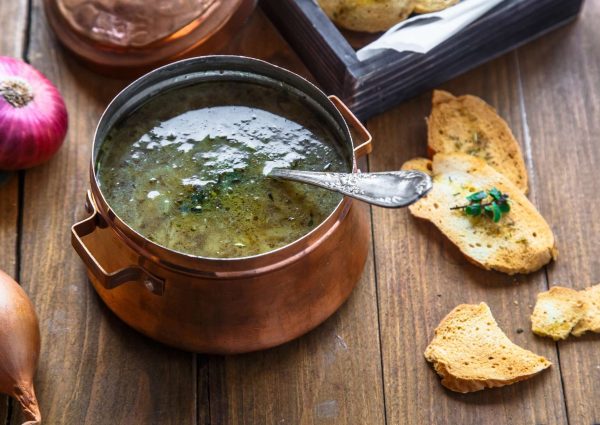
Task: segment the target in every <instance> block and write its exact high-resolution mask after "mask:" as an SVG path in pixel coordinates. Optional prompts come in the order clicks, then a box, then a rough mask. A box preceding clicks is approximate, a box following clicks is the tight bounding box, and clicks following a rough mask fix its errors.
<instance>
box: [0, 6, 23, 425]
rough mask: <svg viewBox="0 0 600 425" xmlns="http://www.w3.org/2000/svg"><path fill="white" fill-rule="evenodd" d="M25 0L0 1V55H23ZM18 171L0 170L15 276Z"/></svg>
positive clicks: (5, 265) (0, 203)
mask: <svg viewBox="0 0 600 425" xmlns="http://www.w3.org/2000/svg"><path fill="white" fill-rule="evenodd" d="M27 19H28V16H27V1H26V0H23V1H15V2H12V1H11V2H0V28H2V31H3V34H4V35H3V36H1V37H0V56H13V57H17V58H22V56H23V43H24V40H25V32H26V28H27ZM18 198H19V178H18V174H17V173H1V172H0V252H1V253H2V255H0V269H2V270H4V271H6V272H7V273H8V274H9V275H11V276H12V277H14V278H18V270H17V232H18V214H19V206H18V203H19V199H18ZM7 416H8V398H7V397H5V396H2V395H0V423H6V420H7Z"/></svg>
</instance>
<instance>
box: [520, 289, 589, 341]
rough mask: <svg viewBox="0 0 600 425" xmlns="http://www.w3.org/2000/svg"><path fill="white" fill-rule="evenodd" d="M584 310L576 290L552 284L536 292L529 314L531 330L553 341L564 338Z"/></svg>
mask: <svg viewBox="0 0 600 425" xmlns="http://www.w3.org/2000/svg"><path fill="white" fill-rule="evenodd" d="M585 310H586V305H585V301H584V299H583V297H582V296H581V294H580V293H579V292H578V291H576V290H575V289H571V288H563V287H561V286H554V287H552V288H550V290H549V291H547V292H540V293H539V294H538V296H537V302H536V303H535V307H534V309H533V314H532V315H531V330H532V331H533V333H534V334H536V335H540V336H548V337H550V338H552V339H554V340H555V341H558V340H559V339H565V338H566V337H568V336H569V334H570V333H571V330H572V329H573V328H574V327H575V325H576V324H577V323H578V322H579V321H580V320H581V319H582V318H583V315H584V313H585Z"/></svg>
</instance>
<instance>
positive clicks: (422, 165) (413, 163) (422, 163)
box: [401, 158, 433, 176]
mask: <svg viewBox="0 0 600 425" xmlns="http://www.w3.org/2000/svg"><path fill="white" fill-rule="evenodd" d="M401 169H402V170H404V171H411V170H413V171H421V172H422V173H425V174H429V175H430V176H431V175H432V172H433V162H431V160H430V159H429V158H413V159H410V160H408V161H406V162H405V163H404V164H402V168H401Z"/></svg>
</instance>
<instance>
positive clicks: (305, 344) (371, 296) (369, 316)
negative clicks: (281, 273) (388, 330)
mask: <svg viewBox="0 0 600 425" xmlns="http://www.w3.org/2000/svg"><path fill="white" fill-rule="evenodd" d="M367 264H368V266H367V268H366V270H365V273H364V274H363V278H362V279H361V281H360V282H359V284H358V286H357V288H356V289H355V290H354V292H353V294H352V295H351V296H350V299H349V300H348V302H347V303H346V304H345V305H343V306H342V308H341V309H340V310H339V311H338V312H337V313H335V314H334V315H333V316H332V317H331V318H330V319H329V320H327V321H326V322H325V323H324V324H322V325H321V326H319V327H318V328H317V329H315V330H314V331H312V332H310V333H309V334H307V335H305V336H303V337H301V338H300V339H297V340H295V341H292V342H290V343H288V344H285V345H283V346H281V347H277V348H274V349H271V350H268V351H264V352H258V353H251V354H246V355H242V356H236V357H213V358H211V359H210V379H209V382H210V397H211V399H210V408H211V409H210V411H211V419H212V422H211V423H213V424H244V425H253V424H264V425H276V424H277V425H278V424H302V425H304V424H354V425H364V424H369V425H378V424H384V412H383V391H382V382H381V362H380V352H379V339H378V333H377V312H376V302H375V300H376V293H375V285H374V273H373V267H372V257H371V256H369V258H368V259H367Z"/></svg>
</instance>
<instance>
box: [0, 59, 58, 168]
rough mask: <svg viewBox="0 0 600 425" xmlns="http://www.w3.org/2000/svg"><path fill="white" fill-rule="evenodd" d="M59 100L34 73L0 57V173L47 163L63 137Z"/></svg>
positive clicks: (45, 79) (56, 91)
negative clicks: (0, 171)
mask: <svg viewBox="0 0 600 425" xmlns="http://www.w3.org/2000/svg"><path fill="white" fill-rule="evenodd" d="M67 124H68V119H67V108H66V107H65V102H64V101H63V99H62V96H61V95H60V93H59V92H58V90H57V89H56V87H54V85H52V83H51V82H50V81H49V80H48V79H47V78H46V77H44V76H43V75H42V74H41V73H40V72H39V71H38V70H36V69H35V68H33V67H32V66H31V65H29V64H27V63H25V62H23V61H21V60H19V59H15V58H10V57H6V56H0V170H19V169H22V168H29V167H33V166H35V165H38V164H41V163H42V162H45V161H47V160H49V159H50V158H51V157H52V155H54V154H55V153H56V151H57V150H58V148H60V146H61V145H62V143H63V140H64V138H65V134H66V133H67Z"/></svg>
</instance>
